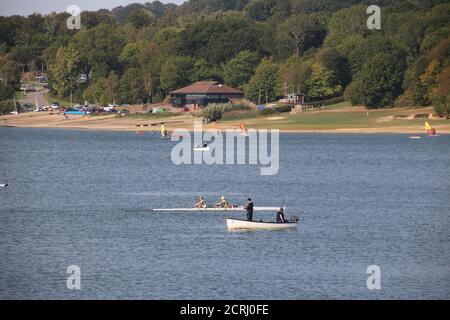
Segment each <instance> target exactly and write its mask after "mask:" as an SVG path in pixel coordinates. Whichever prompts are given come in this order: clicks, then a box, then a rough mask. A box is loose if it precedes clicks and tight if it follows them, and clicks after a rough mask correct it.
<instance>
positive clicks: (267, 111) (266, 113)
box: [258, 108, 278, 117]
mask: <svg viewBox="0 0 450 320" xmlns="http://www.w3.org/2000/svg"><path fill="white" fill-rule="evenodd" d="M277 114H278V112H277V111H276V110H275V109H269V108H268V109H263V110H259V111H258V115H259V116H261V117H267V116H273V115H277Z"/></svg>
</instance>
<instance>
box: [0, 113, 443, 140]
mask: <svg viewBox="0 0 450 320" xmlns="http://www.w3.org/2000/svg"><path fill="white" fill-rule="evenodd" d="M423 110H424V111H425V110H426V111H429V109H423ZM396 111H397V112H403V113H405V110H401V109H397V110H396ZM414 112H421V111H420V110H415V111H414ZM337 114H340V115H341V117H342V116H344V117H345V120H346V121H343V120H342V118H339V119H336V120H335V121H333V119H332V118H330V117H333V116H335V115H337ZM367 116H368V115H367ZM355 117H357V118H355ZM386 118H387V117H386V112H384V113H382V112H378V111H373V112H372V113H371V117H370V118H366V111H360V110H358V109H356V110H354V111H344V112H342V113H338V112H336V110H330V111H324V112H316V113H309V114H305V115H304V116H300V117H299V116H289V115H285V116H282V117H281V116H280V117H277V118H276V119H275V118H257V119H245V120H233V121H223V122H220V123H219V127H218V130H219V131H222V132H225V131H226V130H235V131H237V132H239V131H240V129H239V126H240V123H241V122H244V123H245V125H246V127H247V129H249V130H252V129H256V130H261V129H266V130H279V132H280V133H285V134H289V133H292V134H302V133H304V134H314V133H318V134H405V135H406V134H411V135H426V133H425V128H424V124H425V121H431V123H432V126H433V127H434V128H435V129H436V131H437V134H438V135H441V134H450V120H445V119H432V120H428V119H415V120H406V121H396V120H395V118H393V117H392V116H391V117H389V119H388V120H386ZM195 119H196V118H194V117H192V116H191V115H177V116H173V117H164V118H151V117H149V118H145V117H142V118H139V117H129V116H125V117H117V116H116V115H98V116H97V115H96V116H88V117H86V116H71V117H70V119H65V118H63V117H62V116H61V115H60V114H48V113H23V114H20V115H4V116H1V117H0V128H1V127H3V128H8V127H9V128H11V127H14V128H34V129H65V130H80V131H110V132H144V133H159V131H160V128H159V126H160V124H161V123H164V124H165V126H166V129H167V130H168V131H169V132H173V131H176V130H177V129H183V130H187V131H189V132H194V129H195V128H194V120H195ZM347 119H350V120H347ZM318 120H320V121H318ZM295 121H297V122H295ZM308 121H309V122H308ZM315 126H317V128H314V127H315ZM277 127H278V128H277ZM302 127H303V128H302ZM202 129H203V130H202V131H203V132H206V131H211V130H212V129H213V128H212V126H211V125H209V124H208V125H206V124H203V126H202Z"/></svg>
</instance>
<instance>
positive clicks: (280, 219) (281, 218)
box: [277, 208, 287, 223]
mask: <svg viewBox="0 0 450 320" xmlns="http://www.w3.org/2000/svg"><path fill="white" fill-rule="evenodd" d="M286 222H287V221H286V217H285V216H284V208H280V210H279V211H278V212H277V223H286Z"/></svg>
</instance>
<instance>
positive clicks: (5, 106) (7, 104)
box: [0, 100, 14, 115]
mask: <svg viewBox="0 0 450 320" xmlns="http://www.w3.org/2000/svg"><path fill="white" fill-rule="evenodd" d="M11 111H14V107H13V102H12V100H4V101H0V115H2V114H8V113H10V112H11Z"/></svg>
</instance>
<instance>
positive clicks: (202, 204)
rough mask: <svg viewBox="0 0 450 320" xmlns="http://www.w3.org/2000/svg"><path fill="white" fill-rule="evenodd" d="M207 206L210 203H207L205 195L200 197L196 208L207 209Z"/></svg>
mask: <svg viewBox="0 0 450 320" xmlns="http://www.w3.org/2000/svg"><path fill="white" fill-rule="evenodd" d="M207 207H208V205H207V204H206V201H205V198H204V197H200V199H198V202H197V203H196V204H195V205H194V208H199V209H206V208H207Z"/></svg>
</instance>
